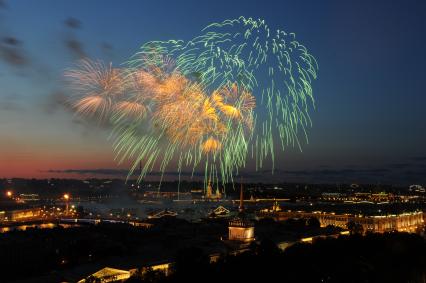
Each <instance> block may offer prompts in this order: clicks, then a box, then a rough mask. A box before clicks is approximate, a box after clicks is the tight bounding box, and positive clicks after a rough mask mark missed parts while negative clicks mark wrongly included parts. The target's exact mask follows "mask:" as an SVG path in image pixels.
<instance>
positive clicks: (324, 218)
mask: <svg viewBox="0 0 426 283" xmlns="http://www.w3.org/2000/svg"><path fill="white" fill-rule="evenodd" d="M258 217H272V218H274V219H275V220H277V221H283V220H286V219H289V218H311V217H315V218H317V219H318V220H319V222H320V224H321V226H322V227H326V226H328V225H332V226H336V227H341V228H344V229H346V228H347V224H348V223H349V222H354V223H357V224H360V225H362V227H363V231H364V232H373V233H384V232H391V231H399V232H416V230H417V229H418V228H421V227H423V226H424V224H425V223H424V219H423V217H424V215H423V212H421V211H415V212H411V213H401V214H392V215H383V216H381V215H379V216H364V215H353V214H334V213H327V212H320V211H317V212H304V211H277V212H274V211H271V210H263V211H261V212H260V213H259V214H258Z"/></svg>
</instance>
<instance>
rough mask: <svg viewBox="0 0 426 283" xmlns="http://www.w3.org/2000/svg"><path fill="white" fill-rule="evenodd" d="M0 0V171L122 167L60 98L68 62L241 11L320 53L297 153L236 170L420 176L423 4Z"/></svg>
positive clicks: (402, 179)
mask: <svg viewBox="0 0 426 283" xmlns="http://www.w3.org/2000/svg"><path fill="white" fill-rule="evenodd" d="M54 2H55V3H54ZM2 3H3V5H2V7H1V10H0V35H1V38H2V43H1V46H0V51H1V55H2V57H1V59H2V60H1V63H0V75H1V76H0V81H1V82H2V86H3V89H2V91H1V93H0V103H1V104H0V107H1V108H0V120H1V121H2V123H1V125H0V132H1V138H0V172H1V173H0V178H3V177H7V178H10V177H25V178H32V177H36V178H51V177H61V178H68V177H74V178H86V177H91V176H95V177H105V176H117V175H119V176H122V175H125V174H122V173H123V170H124V172H125V170H127V169H128V164H123V165H121V166H117V163H116V162H115V161H114V154H113V152H112V147H111V142H110V141H109V140H108V135H109V131H108V129H105V128H102V127H98V126H99V125H94V124H92V123H87V122H84V121H82V120H81V119H79V118H78V117H76V116H74V115H73V114H72V113H71V112H70V111H69V110H68V109H67V108H66V107H64V105H63V104H64V103H63V101H64V99H65V98H66V97H67V95H68V92H67V90H66V88H65V86H64V81H63V74H64V72H65V70H66V69H67V68H69V67H70V66H72V65H73V64H74V63H75V62H76V60H78V59H79V58H81V57H85V56H89V57H91V58H95V59H103V60H106V61H112V62H113V63H114V64H121V63H122V62H124V61H126V60H128V58H129V56H130V54H133V53H134V52H136V51H137V50H138V48H139V47H140V46H141V45H142V44H143V43H144V42H146V41H148V40H155V39H158V40H164V39H168V38H176V39H181V38H182V39H186V40H187V39H189V38H190V37H191V35H192V34H194V33H195V34H196V33H197V30H198V28H199V27H202V26H205V25H207V24H208V23H210V22H211V21H218V20H220V21H222V20H225V19H227V18H233V17H238V16H241V15H245V16H249V17H253V18H263V19H265V20H267V22H268V23H270V24H271V25H272V26H273V27H275V28H281V27H282V28H284V29H285V30H286V31H289V32H295V33H296V35H297V38H298V39H299V40H301V41H302V42H303V43H305V44H306V45H307V46H308V47H309V50H310V52H312V54H314V55H315V57H316V59H317V60H318V62H319V77H318V79H317V80H316V81H315V82H313V86H314V96H315V104H316V109H315V110H314V111H312V112H311V117H312V120H313V127H312V128H311V129H309V132H308V137H309V144H306V145H304V146H303V152H300V151H299V150H298V149H297V148H289V149H287V150H286V151H285V152H284V153H280V154H279V155H278V156H276V164H275V167H276V172H275V174H274V175H273V176H272V177H271V176H270V173H269V172H270V171H269V170H268V169H269V168H262V169H260V170H259V171H258V172H255V170H254V164H253V162H249V163H248V164H247V166H246V169H244V170H243V175H244V174H245V175H247V176H251V177H252V178H253V179H254V180H264V179H266V180H268V179H269V180H270V179H273V180H280V181H281V180H282V181H306V182H309V181H313V182H359V183H368V182H372V183H380V182H382V183H398V184H399V183H403V184H411V183H424V182H426V177H425V176H424V172H425V169H426V151H425V150H424V148H423V147H422V144H424V142H425V141H426V131H425V130H426V129H425V123H424V122H423V119H422V118H423V115H424V112H423V111H422V110H423V109H422V108H423V107H422V106H423V105H424V103H425V102H426V98H425V96H424V95H422V94H424V91H423V89H422V79H423V76H424V72H423V70H422V66H423V65H424V63H426V56H425V55H424V54H423V53H422V50H424V47H426V40H425V39H424V38H423V37H422V36H421V35H422V34H424V32H425V31H426V24H425V22H424V20H423V18H422V17H424V16H425V12H426V5H425V4H423V3H419V2H416V1H410V2H409V3H403V2H402V1H401V2H399V3H388V1H379V2H375V3H367V2H365V3H340V2H338V1H330V2H327V3H324V4H322V3H316V2H315V1H311V2H310V3H304V4H301V3H297V2H296V1H288V2H283V3H280V4H277V3H274V2H272V1H271V2H270V3H269V4H263V5H262V6H260V7H259V3H256V2H255V1H239V2H233V3H226V2H222V3H216V2H215V3H214V4H211V5H209V4H206V3H204V4H198V5H197V3H196V2H195V1H186V2H183V3H181V4H179V5H178V4H173V3H168V2H165V1H163V2H156V3H155V4H154V3H148V2H136V1H125V2H123V3H122V2H120V3H118V2H103V3H102V5H100V4H99V3H98V2H96V1H93V2H91V3H87V2H86V3H85V2H83V1H73V2H66V1H40V2H37V4H35V3H30V4H29V3H25V1H14V2H12V1H5V2H2ZM226 5H227V6H226ZM28 6H32V7H31V9H28ZM224 7H225V8H224ZM226 7H228V8H226ZM236 7H238V9H235V8H236ZM30 10H31V12H29V11H30ZM43 15H44V16H43ZM47 15H48V16H47ZM188 15H191V16H190V17H188ZM378 15H381V16H378ZM166 19H167V20H166ZM102 170H104V171H102ZM107 170H110V171H107ZM167 171H169V172H171V174H170V175H173V174H174V172H173V170H171V169H170V170H167ZM105 172H108V173H111V174H103V173H105ZM154 175H155V174H154Z"/></svg>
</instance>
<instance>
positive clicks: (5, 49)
mask: <svg viewBox="0 0 426 283" xmlns="http://www.w3.org/2000/svg"><path fill="white" fill-rule="evenodd" d="M22 45H23V44H22V42H21V41H20V40H18V39H16V38H15V37H13V36H6V37H3V38H2V40H1V42H0V56H1V59H2V60H3V61H5V62H6V63H7V64H9V65H11V66H14V67H25V66H27V65H29V63H30V60H29V56H27V55H26V54H25V51H24V49H23V47H22Z"/></svg>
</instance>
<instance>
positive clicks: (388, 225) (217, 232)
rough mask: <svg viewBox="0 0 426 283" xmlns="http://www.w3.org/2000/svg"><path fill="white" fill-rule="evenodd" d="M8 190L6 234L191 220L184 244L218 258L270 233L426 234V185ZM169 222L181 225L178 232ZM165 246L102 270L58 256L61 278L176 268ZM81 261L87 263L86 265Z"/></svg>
mask: <svg viewBox="0 0 426 283" xmlns="http://www.w3.org/2000/svg"><path fill="white" fill-rule="evenodd" d="M0 192H1V197H0V223H1V226H0V232H1V233H3V235H6V234H10V233H31V234H32V233H36V232H37V233H38V232H41V231H49V230H57V229H60V231H62V230H63V231H67V230H68V231H71V230H73V229H94V228H96V227H104V226H105V225H107V226H108V227H112V226H116V227H123V225H124V227H129V228H128V229H130V227H133V228H131V229H136V230H141V231H155V230H159V231H162V232H161V233H165V235H163V236H166V235H168V233H171V235H169V236H168V237H175V236H176V234H180V233H183V234H184V235H186V233H188V231H187V229H188V228H184V227H187V226H188V225H189V226H191V227H198V228H191V229H195V230H194V231H197V232H190V234H191V233H195V234H196V235H197V236H196V238H197V239H198V240H195V238H193V237H189V238H188V239H187V240H185V241H189V242H188V243H187V244H183V243H184V242H185V241H183V242H182V244H183V245H184V246H185V245H189V243H190V245H194V244H195V243H197V246H199V247H200V248H201V249H202V250H204V251H205V252H206V254H207V255H208V256H209V258H210V261H211V262H215V261H217V260H219V258H220V257H221V256H223V255H224V254H227V255H238V254H242V253H244V252H247V251H250V249H252V247H253V243H260V242H259V241H261V239H263V238H265V235H268V239H270V240H271V241H273V242H274V244H275V246H276V247H277V248H278V249H280V250H282V251H285V250H286V249H288V248H289V247H291V246H293V245H295V244H298V243H311V244H312V243H315V242H316V241H318V240H321V239H322V240H324V239H336V238H339V237H345V236H350V235H356V234H360V235H369V234H374V233H379V234H383V233H393V232H405V233H413V234H418V235H420V236H421V237H425V223H426V192H425V189H424V188H423V187H422V186H420V185H412V186H409V187H397V186H377V185H358V184H342V185H337V186H336V185H315V184H250V183H235V184H229V186H226V187H225V188H224V187H222V186H216V185H213V186H212V184H210V183H208V184H206V187H204V184H203V183H196V182H194V183H190V182H182V183H180V184H178V183H177V182H165V183H162V184H161V187H160V184H159V183H158V182H142V183H140V184H139V183H137V182H136V181H128V182H127V183H125V182H124V181H123V180H119V179H88V180H71V179H70V180H64V179H48V180H35V179H32V180H29V179H28V180H27V179H2V180H0ZM271 221H272V222H271ZM165 223H170V224H168V225H173V227H175V228H173V229H172V230H169V229H170V228H165V227H168V226H167V225H166V224H165ZM172 223H174V224H172ZM271 223H272V224H271ZM273 223H275V224H273ZM280 223H284V226H279V225H283V224H280ZM111 225H112V226H111ZM164 225H166V226H164ZM175 225H177V226H175ZM277 225H278V226H277ZM91 227H92V228H91ZM202 227H204V228H202ZM277 227H285V228H277ZM126 229H127V228H126ZM276 229H278V230H276ZM280 229H283V230H282V231H281V230H280ZM167 231H169V232H167ZM149 233H152V232H149ZM172 235H173V236H172ZM1 237H3V238H4V236H1ZM1 237H0V238H1ZM185 237H187V236H185ZM146 244H147V243H145V244H141V245H142V247H144V246H145V245H146ZM0 245H1V243H0ZM178 246H179V245H178ZM174 248H176V249H177V247H174ZM143 249H146V248H143ZM163 249H164V247H163V248H158V250H157V251H156V252H155V253H152V251H151V252H149V253H148V254H151V256H148V257H147V256H145V257H144V259H143V260H142V259H141V258H139V259H138V258H137V257H136V259H135V258H134V256H133V257H131V259H130V258H129V259H128V260H129V262H128V263H126V264H124V265H123V264H118V265H117V264H115V265H114V264H110V263H109V262H106V263H105V264H106V265H105V266H104V268H103V269H102V268H101V269H99V267H100V266H99V263H100V262H102V260H99V261H97V260H95V259H94V258H93V256H92V255H90V254H89V255H88V256H89V258H86V259H84V260H82V259H79V260H78V261H77V262H74V263H73V261H72V260H71V259H68V258H67V257H70V255H68V254H67V253H65V252H64V254H63V255H61V256H60V258H61V261H60V262H58V263H56V264H57V265H58V266H60V267H61V270H62V271H60V272H58V274H57V276H58V278H61V280H65V281H69V282H74V281H75V282H76V280H77V279H78V280H80V281H78V280H77V281H78V282H91V281H90V280H89V279H88V278H91V276H92V277H93V276H95V277H99V278H101V279H102V278H103V279H102V280H103V281H99V282H113V281H116V279H119V278H121V279H120V280H127V279H128V278H130V277H131V276H132V274H134V273H135V272H141V271H140V270H147V269H149V270H157V271H158V272H163V273H164V274H165V275H167V274H170V273H171V272H172V270H173V265H174V257H173V255H172V253H171V251H168V252H166V251H164V250H163ZM60 253H61V252H60ZM160 255H161V256H160ZM11 256H12V255H11ZM13 256H14V257H15V258H16V255H13ZM125 258H126V257H125ZM15 260H17V261H20V260H21V259H20V258H19V256H18V258H16V259H15ZM77 263H78V265H84V266H86V267H87V268H85V269H84V271H81V272H80V271H78V272H77V271H75V270H74V269H75V267H74V266H75V264H77ZM98 269H99V270H98ZM70 270H73V271H70ZM30 275H31V276H35V277H36V278H37V276H41V275H42V274H37V272H35V273H31V274H30ZM30 275H28V276H30ZM108 278H109V279H108Z"/></svg>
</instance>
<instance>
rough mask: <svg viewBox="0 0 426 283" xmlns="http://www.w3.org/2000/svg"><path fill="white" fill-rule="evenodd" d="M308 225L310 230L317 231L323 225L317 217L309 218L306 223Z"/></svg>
mask: <svg viewBox="0 0 426 283" xmlns="http://www.w3.org/2000/svg"><path fill="white" fill-rule="evenodd" d="M306 225H307V226H308V227H310V228H316V229H318V228H320V227H321V223H320V221H319V220H318V218H316V217H310V218H308V220H307V221H306Z"/></svg>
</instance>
